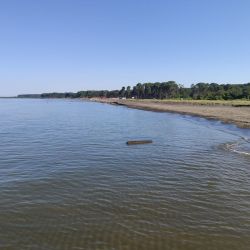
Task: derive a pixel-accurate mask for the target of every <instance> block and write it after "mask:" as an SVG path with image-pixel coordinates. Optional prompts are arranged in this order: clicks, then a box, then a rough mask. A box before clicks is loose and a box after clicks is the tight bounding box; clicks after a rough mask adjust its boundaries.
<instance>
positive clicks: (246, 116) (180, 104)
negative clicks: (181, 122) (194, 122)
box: [91, 98, 250, 128]
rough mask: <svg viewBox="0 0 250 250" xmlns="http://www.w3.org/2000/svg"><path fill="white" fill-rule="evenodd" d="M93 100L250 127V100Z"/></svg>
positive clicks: (93, 99) (94, 99)
mask: <svg viewBox="0 0 250 250" xmlns="http://www.w3.org/2000/svg"><path fill="white" fill-rule="evenodd" d="M91 100H92V101H97V102H101V103H109V104H115V105H124V106H126V107H129V108H135V109H143V110H150V111H159V112H174V113H180V114H186V115H193V116H200V117H204V118H208V119H217V120H221V121H222V122H224V123H232V124H235V125H236V126H238V127H240V128H250V105H249V101H246V102H241V101H238V102H237V101H233V102H230V101H228V102H227V101H221V102H220V101H207V100H206V101H182V100H178V101H177V100H148V99H147V100H136V99H125V100H123V99H117V98H92V99H91Z"/></svg>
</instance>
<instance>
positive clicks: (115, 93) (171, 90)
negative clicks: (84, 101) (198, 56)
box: [18, 81, 250, 100]
mask: <svg viewBox="0 0 250 250" xmlns="http://www.w3.org/2000/svg"><path fill="white" fill-rule="evenodd" d="M18 97H19V98H93V97H100V98H117V97H126V98H136V99H161V100H163V99H184V100H188V99H190V100H236V99H240V100H242V99H244V100H250V83H246V84H217V83H197V84H194V85H191V87H190V88H186V87H184V86H183V85H181V84H177V83H176V82H174V81H168V82H162V83H160V82H156V83H144V84H141V83H138V84H137V85H136V86H134V87H132V88H131V87H130V86H128V87H126V88H125V87H122V89H121V90H120V91H119V90H112V91H109V90H88V91H79V92H77V93H44V94H41V95H19V96H18Z"/></svg>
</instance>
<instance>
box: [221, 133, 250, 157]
mask: <svg viewBox="0 0 250 250" xmlns="http://www.w3.org/2000/svg"><path fill="white" fill-rule="evenodd" d="M223 148H224V149H225V150H228V151H230V152H234V153H237V154H241V155H247V156H250V138H246V137H241V138H240V139H239V140H238V141H234V142H228V143H225V144H223Z"/></svg>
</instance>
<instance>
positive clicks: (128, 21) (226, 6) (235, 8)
mask: <svg viewBox="0 0 250 250" xmlns="http://www.w3.org/2000/svg"><path fill="white" fill-rule="evenodd" d="M0 7H1V8H0V20H1V22H0V27H1V46H0V53H1V61H0V87H1V88H0V96H16V95H18V94H30V93H31V94H40V93H44V92H77V91H80V90H88V89H96V90H100V89H107V90H112V89H120V88H121V87H122V86H128V85H131V86H133V85H135V84H136V83H138V82H141V83H143V82H163V81H169V80H174V81H176V82H177V83H181V84H184V85H185V86H187V87H188V86H190V85H191V84H195V83H198V82H216V83H230V84H234V83H236V84H239V83H247V82H250V77H249V67H250V62H249V55H250V47H249V44H248V41H249V38H250V30H249V25H250V16H249V15H248V10H249V8H250V2H249V1H247V0H240V1H235V0H231V1H228V0H221V1H215V0H212V1H209V2H204V1H202V2H201V1H198V0H190V1H184V0H177V1H140V0H139V1H132V0H128V1H125V2H120V1H114V0H110V1H105V2H104V1H99V0H98V1H80V0H75V1H66V0H64V1H59V0H54V1H48V0H45V1H42V2H35V1H31V0H29V1H28V0H26V1H25V0H24V1H17V0H13V1H8V2H7V1H5V2H1V3H0Z"/></svg>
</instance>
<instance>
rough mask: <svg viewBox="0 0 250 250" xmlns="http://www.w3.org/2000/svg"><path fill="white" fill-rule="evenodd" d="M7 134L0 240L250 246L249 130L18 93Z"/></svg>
mask: <svg viewBox="0 0 250 250" xmlns="http://www.w3.org/2000/svg"><path fill="white" fill-rule="evenodd" d="M0 138H1V140H0V249H4V250H5V249H7V250H12V249H13V250H14V249H15V250H22V249H24V250H26V249H32V250H34V249H35V250H37V249H38V250H40V249H41V250H42V249H44V250H68V249H69V250H71V249H73V250H74V249H75V250H76V249H95V250H97V249H105V250H111V249H119V250H120V249H121V250H123V249H131V250H141V249H145V250H149V249H152V250H153V249H156V250H157V249H159V250H160V249H171V250H172V249H176V250H196V249H197V250H198V249H199V250H200V249H205V250H206V249H209V250H212V249H220V250H224V249H225V250H230V249H237V250H241V249H242V250H246V249H250V155H249V152H250V146H249V144H250V142H249V138H250V130H240V129H237V128H235V127H234V126H232V125H223V124H221V123H220V122H217V121H207V120H204V119H201V118H192V117H185V116H181V115H175V114H167V113H155V112H147V111H140V110H133V109H128V108H125V107H118V106H111V105H105V104H98V103H90V102H81V101H65V100H25V99H23V100H11V99H9V100H0ZM129 139H152V140H153V141H154V143H153V144H148V145H137V146H127V145H126V144H125V142H126V141H127V140H129Z"/></svg>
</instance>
